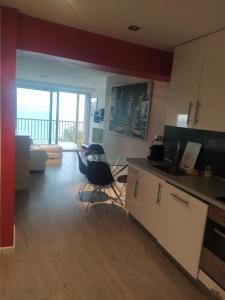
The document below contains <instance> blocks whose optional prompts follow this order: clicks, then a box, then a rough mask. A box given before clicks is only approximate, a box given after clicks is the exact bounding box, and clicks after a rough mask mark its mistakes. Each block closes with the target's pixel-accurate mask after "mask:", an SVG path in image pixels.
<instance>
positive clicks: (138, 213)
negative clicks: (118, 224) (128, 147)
mask: <svg viewBox="0 0 225 300" xmlns="http://www.w3.org/2000/svg"><path fill="white" fill-rule="evenodd" d="M162 188H163V180H161V179H160V178H158V177H157V176H155V175H153V174H150V173H149V172H146V171H144V170H142V169H139V168H137V167H134V166H131V165H129V168H128V180H127V192H126V201H125V206H126V208H127V209H128V211H129V212H130V213H131V214H132V215H133V216H134V217H135V218H136V219H137V220H138V221H139V222H140V223H141V224H142V225H143V226H144V227H145V228H146V229H147V230H148V231H149V232H151V234H152V235H154V236H155V237H156V238H157V236H158V230H159V222H158V221H159V220H158V217H159V213H160V211H159V203H160V199H161V193H162Z"/></svg>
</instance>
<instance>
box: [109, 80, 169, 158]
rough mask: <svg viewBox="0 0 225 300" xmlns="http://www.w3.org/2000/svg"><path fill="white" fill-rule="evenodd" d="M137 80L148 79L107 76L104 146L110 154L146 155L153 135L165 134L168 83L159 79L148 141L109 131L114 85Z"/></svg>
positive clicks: (154, 88) (155, 83)
mask: <svg viewBox="0 0 225 300" xmlns="http://www.w3.org/2000/svg"><path fill="white" fill-rule="evenodd" d="M137 82H147V80H143V79H140V78H134V77H129V76H123V75H112V76H109V77H108V78H107V81H106V103H105V121H104V135H103V146H104V149H105V151H106V153H107V154H108V155H119V156H124V157H146V156H147V152H148V147H149V144H150V141H151V140H152V138H153V136H154V135H155V134H163V131H164V124H165V113H166V105H167V103H166V101H167V90H168V84H167V83H164V82H158V81H155V82H154V84H153V95H152V106H151V113H150V122H149V132H148V138H147V141H143V140H139V139H137V138H133V137H126V136H121V135H118V134H115V133H112V132H110V131H109V113H110V103H111V90H112V87H113V86H116V85H125V84H132V83H137Z"/></svg>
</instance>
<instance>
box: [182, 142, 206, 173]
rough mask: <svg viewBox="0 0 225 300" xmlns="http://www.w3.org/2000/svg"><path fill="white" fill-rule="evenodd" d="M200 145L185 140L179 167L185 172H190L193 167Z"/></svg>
mask: <svg viewBox="0 0 225 300" xmlns="http://www.w3.org/2000/svg"><path fill="white" fill-rule="evenodd" d="M201 147H202V144H199V143H194V142H187V145H186V148H185V150H184V153H183V156H182V159H181V162H180V168H181V169H182V170H184V171H185V172H190V171H192V170H193V169H194V166H195V163H196V161H197V158H198V155H199V152H200V150H201Z"/></svg>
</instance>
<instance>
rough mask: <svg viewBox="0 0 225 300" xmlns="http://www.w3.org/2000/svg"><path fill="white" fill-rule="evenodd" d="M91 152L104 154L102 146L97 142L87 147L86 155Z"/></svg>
mask: <svg viewBox="0 0 225 300" xmlns="http://www.w3.org/2000/svg"><path fill="white" fill-rule="evenodd" d="M92 154H105V151H104V149H103V147H102V146H101V145H99V144H91V145H90V146H89V147H88V150H87V152H86V156H88V155H92Z"/></svg>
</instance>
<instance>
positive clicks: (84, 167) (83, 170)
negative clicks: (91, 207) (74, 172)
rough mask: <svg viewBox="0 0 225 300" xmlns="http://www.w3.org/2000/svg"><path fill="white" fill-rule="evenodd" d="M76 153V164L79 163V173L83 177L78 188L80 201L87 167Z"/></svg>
mask: <svg viewBox="0 0 225 300" xmlns="http://www.w3.org/2000/svg"><path fill="white" fill-rule="evenodd" d="M76 152H77V157H78V162H79V171H80V173H81V174H82V175H84V176H83V179H82V181H81V184H80V188H79V195H80V200H82V196H83V190H84V187H85V185H86V184H87V182H86V175H87V165H86V164H85V163H84V162H83V161H82V158H81V156H80V153H79V151H76Z"/></svg>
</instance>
